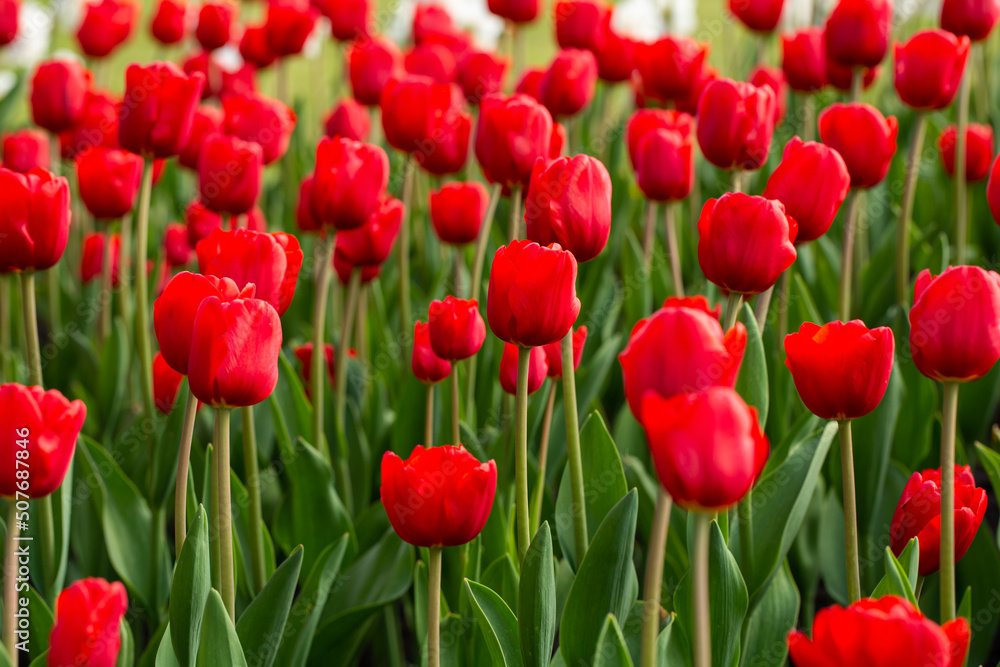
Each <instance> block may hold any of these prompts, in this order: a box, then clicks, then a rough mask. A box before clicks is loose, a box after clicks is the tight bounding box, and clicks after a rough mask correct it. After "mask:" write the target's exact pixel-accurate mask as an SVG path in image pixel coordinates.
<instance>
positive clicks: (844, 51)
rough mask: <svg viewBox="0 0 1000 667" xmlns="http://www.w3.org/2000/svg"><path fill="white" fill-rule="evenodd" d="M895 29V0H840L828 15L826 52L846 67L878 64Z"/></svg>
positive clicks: (887, 47) (883, 56)
mask: <svg viewBox="0 0 1000 667" xmlns="http://www.w3.org/2000/svg"><path fill="white" fill-rule="evenodd" d="M891 31H892V0H839V2H838V3H837V6H836V7H834V8H833V11H832V12H831V13H830V15H829V16H828V17H827V19H826V55H827V56H828V57H829V58H831V59H832V60H833V61H834V62H836V63H837V64H839V65H842V66H844V67H875V66H876V65H878V64H879V63H880V62H882V59H883V58H885V52H886V51H887V50H888V49H889V33H890V32H891Z"/></svg>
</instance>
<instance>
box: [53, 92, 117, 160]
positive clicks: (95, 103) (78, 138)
mask: <svg viewBox="0 0 1000 667" xmlns="http://www.w3.org/2000/svg"><path fill="white" fill-rule="evenodd" d="M118 106H119V100H117V99H115V98H113V97H111V96H110V95H107V94H105V93H102V92H99V91H94V90H88V91H87V95H86V97H85V98H84V105H83V115H82V116H81V117H80V120H79V121H77V123H76V124H75V125H74V126H73V127H71V128H70V129H68V130H64V131H62V132H60V133H59V146H60V153H61V154H62V158H63V159H64V160H73V159H75V158H76V156H77V155H79V154H80V153H82V152H83V151H85V150H87V149H88V148H90V147H91V146H104V147H105V148H119V146H118Z"/></svg>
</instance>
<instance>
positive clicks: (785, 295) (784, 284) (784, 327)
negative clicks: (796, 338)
mask: <svg viewBox="0 0 1000 667" xmlns="http://www.w3.org/2000/svg"><path fill="white" fill-rule="evenodd" d="M794 270H795V269H794V268H793V267H791V266H790V267H788V268H787V269H785V271H784V273H782V274H781V288H780V289H781V296H780V297H779V299H780V301H779V303H778V307H779V308H780V309H781V310H779V311H778V341H784V340H785V334H787V333H788V309H789V306H790V304H789V299H791V294H792V271H794Z"/></svg>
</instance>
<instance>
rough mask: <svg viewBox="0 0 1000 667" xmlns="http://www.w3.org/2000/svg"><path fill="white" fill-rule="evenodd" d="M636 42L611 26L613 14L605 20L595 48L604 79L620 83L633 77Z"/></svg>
mask: <svg viewBox="0 0 1000 667" xmlns="http://www.w3.org/2000/svg"><path fill="white" fill-rule="evenodd" d="M636 50H637V47H636V43H635V42H634V41H632V40H631V39H629V38H628V37H622V36H621V35H619V34H618V33H617V32H615V30H614V28H612V27H611V14H608V18H607V19H606V20H605V22H604V27H603V29H602V34H601V37H600V39H599V40H598V46H597V48H596V49H594V55H595V56H596V57H597V74H598V76H600V77H601V80H602V81H607V82H608V83H618V82H620V81H628V80H629V79H631V78H632V72H633V71H635V63H636Z"/></svg>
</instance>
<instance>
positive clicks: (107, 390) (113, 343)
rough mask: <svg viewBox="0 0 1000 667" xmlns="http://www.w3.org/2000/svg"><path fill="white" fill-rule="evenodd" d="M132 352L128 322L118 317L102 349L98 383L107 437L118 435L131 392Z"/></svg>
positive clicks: (102, 417) (98, 399) (101, 414)
mask: <svg viewBox="0 0 1000 667" xmlns="http://www.w3.org/2000/svg"><path fill="white" fill-rule="evenodd" d="M130 352H131V351H130V349H129V343H128V333H127V330H126V327H125V322H124V321H123V320H122V318H121V317H115V320H114V326H113V327H112V330H111V337H110V338H109V339H108V341H107V343H106V344H105V345H104V349H103V350H101V360H100V366H99V369H100V370H99V373H98V381H97V401H98V405H99V406H100V408H101V410H100V419H101V424H102V426H103V427H104V434H105V436H110V435H111V434H112V433H114V427H115V423H116V422H117V421H118V415H119V413H120V412H121V406H122V402H123V400H124V398H125V391H126V389H128V382H127V379H128V370H129V363H130V360H131V354H130Z"/></svg>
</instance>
